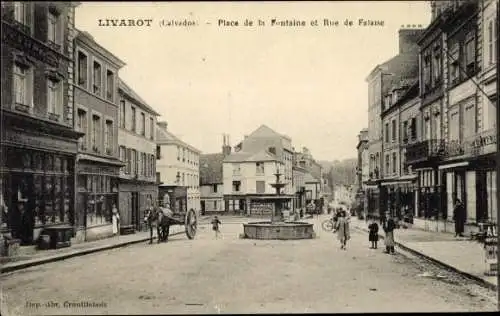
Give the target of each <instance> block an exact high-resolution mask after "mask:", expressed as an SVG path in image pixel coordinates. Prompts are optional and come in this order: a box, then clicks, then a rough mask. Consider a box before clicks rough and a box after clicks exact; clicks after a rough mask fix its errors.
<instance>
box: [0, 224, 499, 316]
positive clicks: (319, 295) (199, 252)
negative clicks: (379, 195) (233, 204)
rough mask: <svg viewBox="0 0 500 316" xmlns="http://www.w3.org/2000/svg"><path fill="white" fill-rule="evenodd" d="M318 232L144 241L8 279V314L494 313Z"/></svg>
mask: <svg viewBox="0 0 500 316" xmlns="http://www.w3.org/2000/svg"><path fill="white" fill-rule="evenodd" d="M313 221H314V222H315V223H316V224H318V223H319V219H315V220H313ZM315 226H316V227H315V230H316V232H317V233H318V238H317V239H314V240H302V241H254V240H242V239H239V238H238V235H239V233H240V231H241V230H242V228H241V225H237V224H230V225H226V226H223V230H222V231H223V233H224V237H223V239H219V240H215V239H214V237H213V235H212V234H211V231H210V230H209V227H208V225H203V226H202V227H200V230H199V233H198V236H197V238H196V239H195V240H192V241H190V240H188V239H187V238H186V237H185V236H184V235H177V236H174V237H172V239H171V242H169V243H167V244H154V245H147V244H138V245H134V246H129V247H125V248H120V249H115V250H110V251H106V252H101V253H97V254H92V255H87V256H83V257H79V258H73V259H68V260H65V261H60V262H56V263H51V264H46V265H42V266H39V267H33V268H30V269H26V270H22V271H20V272H14V273H10V274H4V275H2V278H1V282H2V315H34V314H60V315H62V314H77V313H78V314H83V313H85V314H130V313H132V314H148V313H184V314H191V313H219V312H220V313H253V312H271V313H279V312H410V311H412V312H413V311H420V312H431V311H493V310H495V308H496V306H495V301H494V293H493V295H489V294H492V293H487V294H486V295H484V293H483V294H481V293H474V292H473V291H472V292H471V290H470V286H468V285H467V284H464V283H463V282H460V281H458V282H457V281H455V282H450V281H449V280H447V279H443V280H438V279H433V278H426V277H422V276H420V275H421V273H422V267H421V266H419V263H418V262H417V261H415V260H410V259H408V258H406V257H405V256H403V255H401V254H397V255H395V256H390V255H385V254H383V253H382V252H381V249H379V250H371V249H368V247H367V242H366V235H365V234H363V233H361V232H357V231H353V233H352V240H351V243H350V245H349V249H348V250H347V251H341V250H340V249H339V247H338V244H337V241H336V240H335V239H334V237H333V236H332V234H329V233H326V232H323V231H320V230H318V229H319V225H315ZM488 295H489V296H488ZM65 302H72V303H75V302H88V303H91V304H92V303H96V304H98V303H105V307H86V308H76V307H74V308H71V307H67V305H68V304H67V303H66V304H65ZM56 304H58V306H56ZM64 305H66V307H65V306H64Z"/></svg>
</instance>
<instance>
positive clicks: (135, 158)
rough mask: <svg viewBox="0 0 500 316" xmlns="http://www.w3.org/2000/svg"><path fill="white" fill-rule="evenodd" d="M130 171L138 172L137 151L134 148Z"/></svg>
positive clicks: (134, 173)
mask: <svg viewBox="0 0 500 316" xmlns="http://www.w3.org/2000/svg"><path fill="white" fill-rule="evenodd" d="M130 173H132V174H133V175H136V174H137V151H136V150H135V149H132V159H131V161H130Z"/></svg>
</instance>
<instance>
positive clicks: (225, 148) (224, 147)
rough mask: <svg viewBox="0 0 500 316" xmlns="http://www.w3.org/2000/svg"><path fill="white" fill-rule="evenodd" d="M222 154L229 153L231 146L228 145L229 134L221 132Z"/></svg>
mask: <svg viewBox="0 0 500 316" xmlns="http://www.w3.org/2000/svg"><path fill="white" fill-rule="evenodd" d="M222 142H223V144H222V154H223V155H224V156H227V155H230V154H231V146H230V145H229V135H227V134H223V135H222Z"/></svg>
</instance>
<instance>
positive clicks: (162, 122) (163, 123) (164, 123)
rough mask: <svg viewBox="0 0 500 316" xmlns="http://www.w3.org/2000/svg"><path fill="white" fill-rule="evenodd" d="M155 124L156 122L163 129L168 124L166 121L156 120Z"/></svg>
mask: <svg viewBox="0 0 500 316" xmlns="http://www.w3.org/2000/svg"><path fill="white" fill-rule="evenodd" d="M156 124H158V126H159V127H161V128H163V129H167V126H168V123H167V122H166V121H161V122H158V123H156Z"/></svg>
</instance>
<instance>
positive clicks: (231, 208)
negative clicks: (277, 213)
mask: <svg viewBox="0 0 500 316" xmlns="http://www.w3.org/2000/svg"><path fill="white" fill-rule="evenodd" d="M277 170H279V172H280V173H282V174H284V171H285V168H284V164H283V163H281V161H280V159H278V158H277V157H276V156H275V155H274V154H273V153H270V152H268V151H267V150H265V149H262V150H260V151H258V152H256V153H252V152H244V151H239V152H234V153H231V154H230V155H228V156H226V157H225V158H224V162H223V177H224V179H223V182H224V201H225V209H226V210H227V211H228V212H235V213H240V214H246V215H248V216H251V215H270V214H271V212H272V211H273V210H274V206H275V205H274V200H273V199H272V198H273V197H274V196H275V195H276V190H275V189H274V188H273V187H272V186H271V184H272V183H275V182H276V176H275V173H276V172H277ZM282 178H283V175H282ZM282 181H283V180H282ZM289 185H290V184H289ZM285 188H286V187H285ZM283 191H284V190H283ZM284 195H286V194H284ZM289 196H290V200H292V198H293V195H289ZM288 207H291V205H288Z"/></svg>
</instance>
